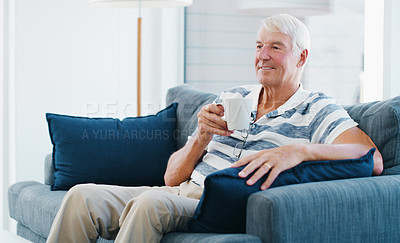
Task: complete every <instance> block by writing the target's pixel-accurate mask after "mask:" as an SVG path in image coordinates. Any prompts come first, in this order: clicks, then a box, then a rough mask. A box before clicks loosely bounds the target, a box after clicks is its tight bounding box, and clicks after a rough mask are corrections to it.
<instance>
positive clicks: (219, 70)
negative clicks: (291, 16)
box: [185, 0, 364, 104]
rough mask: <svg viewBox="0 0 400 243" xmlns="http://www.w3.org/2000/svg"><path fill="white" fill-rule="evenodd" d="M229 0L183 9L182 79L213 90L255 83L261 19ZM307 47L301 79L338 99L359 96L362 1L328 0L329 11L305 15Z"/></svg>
mask: <svg viewBox="0 0 400 243" xmlns="http://www.w3.org/2000/svg"><path fill="white" fill-rule="evenodd" d="M232 2H233V1H231V0H201V1H195V2H194V3H193V5H192V6H190V7H188V8H187V26H186V31H187V32H186V35H187V38H186V48H187V49H186V51H187V52H186V76H185V82H187V83H189V84H191V85H193V86H195V87H198V88H200V89H203V90H207V91H213V92H216V93H219V92H221V91H222V90H224V89H227V88H229V87H233V86H236V85H242V84H257V83H258V82H257V80H256V79H255V73H254V67H253V63H254V48H255V47H254V46H255V45H254V43H255V39H256V33H257V30H258V28H259V27H260V25H261V20H262V19H263V18H265V17H267V16H254V15H245V14H243V13H240V12H238V10H236V9H235V4H234V3H232ZM303 20H304V22H305V24H306V25H307V26H308V27H309V30H310V35H311V52H310V57H309V61H308V64H307V66H306V69H305V71H304V75H303V79H302V82H303V84H304V87H305V88H307V89H310V90H317V91H323V92H325V93H326V94H328V95H330V96H333V97H335V98H337V99H338V101H339V102H340V103H341V104H349V103H354V102H356V101H357V100H358V96H359V95H358V94H359V85H360V79H359V74H360V72H361V71H362V55H363V50H364V49H363V47H364V45H363V43H364V41H363V34H364V31H363V0H353V1H348V0H331V10H330V13H329V14H325V15H318V16H309V17H305V18H304V19H303Z"/></svg>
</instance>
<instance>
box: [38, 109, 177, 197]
mask: <svg viewBox="0 0 400 243" xmlns="http://www.w3.org/2000/svg"><path fill="white" fill-rule="evenodd" d="M176 107H177V104H172V105H170V106H168V107H167V108H166V109H164V110H162V111H160V112H159V113H157V114H156V115H151V116H144V117H133V118H125V119H123V120H122V121H120V120H119V119H113V118H87V117H73V116H65V115H57V114H49V113H48V114H46V118H47V122H48V125H49V132H50V137H51V141H52V143H53V164H54V169H55V172H54V181H53V184H52V187H51V189H52V190H68V189H69V188H71V187H72V186H74V185H76V184H80V183H89V182H92V183H103V184H113V185H123V186H142V185H147V186H161V185H164V172H165V169H166V166H167V162H168V158H169V156H170V155H171V154H172V153H173V152H174V151H175V150H176V142H175V139H174V131H175V126H176Z"/></svg>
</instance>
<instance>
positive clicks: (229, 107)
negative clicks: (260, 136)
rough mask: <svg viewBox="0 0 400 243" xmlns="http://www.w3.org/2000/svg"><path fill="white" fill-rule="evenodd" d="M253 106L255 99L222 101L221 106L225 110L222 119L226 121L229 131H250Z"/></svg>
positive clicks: (228, 99)
mask: <svg viewBox="0 0 400 243" xmlns="http://www.w3.org/2000/svg"><path fill="white" fill-rule="evenodd" d="M252 104H253V99H249V98H225V99H222V103H221V105H222V106H223V107H224V110H225V115H224V116H223V117H222V119H224V120H225V121H226V123H227V125H228V129H229V130H243V129H249V124H250V118H251V108H252Z"/></svg>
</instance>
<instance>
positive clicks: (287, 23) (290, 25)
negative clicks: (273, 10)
mask: <svg viewBox="0 0 400 243" xmlns="http://www.w3.org/2000/svg"><path fill="white" fill-rule="evenodd" d="M262 22H263V24H264V27H265V28H266V29H267V31H270V32H279V33H282V34H285V35H288V36H290V37H291V38H292V50H293V54H295V55H298V54H300V53H301V52H302V51H303V50H305V49H307V50H310V33H309V32H308V29H307V27H306V26H305V24H304V23H303V22H301V21H300V20H298V19H297V18H295V17H293V16H291V15H288V14H277V15H273V16H271V17H268V18H266V19H264V20H263V21H262Z"/></svg>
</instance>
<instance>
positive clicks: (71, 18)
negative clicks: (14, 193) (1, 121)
mask: <svg viewBox="0 0 400 243" xmlns="http://www.w3.org/2000/svg"><path fill="white" fill-rule="evenodd" d="M6 2H8V1H6ZM11 2H13V3H15V11H14V10H13V11H12V13H10V16H11V18H10V20H8V21H9V22H14V21H15V28H14V29H13V30H12V31H15V35H13V38H15V41H14V42H13V43H11V45H12V46H15V61H12V60H11V61H10V60H9V61H8V62H9V63H5V64H4V65H2V67H7V70H9V71H10V72H12V73H11V77H12V78H11V79H10V80H7V84H8V85H11V86H15V91H12V92H11V93H10V94H9V97H11V101H10V100H8V101H7V102H8V104H6V105H9V104H11V103H13V102H15V109H14V110H13V111H12V112H14V111H15V115H13V117H14V118H15V124H8V127H7V128H5V130H7V129H9V128H12V127H13V126H15V136H13V139H15V151H11V150H10V151H11V153H12V154H11V157H12V156H15V158H14V159H11V160H7V161H3V162H4V163H2V165H6V166H15V167H16V173H15V174H16V179H14V181H25V180H36V181H40V182H43V174H44V173H43V161H44V157H45V155H46V154H48V153H50V152H51V151H52V145H51V142H50V138H49V135H48V128H47V123H46V120H45V113H46V112H54V113H61V114H68V115H78V116H87V115H88V116H109V117H120V118H123V117H126V116H135V115H136V44H137V42H136V40H137V39H136V38H137V34H136V33H137V15H138V10H137V9H113V8H97V7H90V6H88V4H87V1H85V0H35V1H31V0H18V1H11ZM142 17H143V27H142V115H146V114H151V113H155V112H156V111H157V110H158V109H159V108H162V107H163V106H164V99H165V93H166V90H167V89H168V88H170V87H172V86H175V85H177V84H180V83H183V57H184V55H183V52H184V9H183V8H173V9H143V10H142ZM6 38H8V36H4V39H6ZM10 65H11V66H14V65H15V68H8V67H10ZM2 81H3V79H2ZM3 118H4V117H3ZM2 148H7V146H3V147H2ZM7 150H9V149H8V148H7ZM6 188H7V185H3V187H2V190H3V191H6ZM5 200H6V198H5V197H2V201H3V204H4V205H5ZM3 213H4V214H3V217H2V218H6V217H7V215H8V212H6V211H5V212H3Z"/></svg>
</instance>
